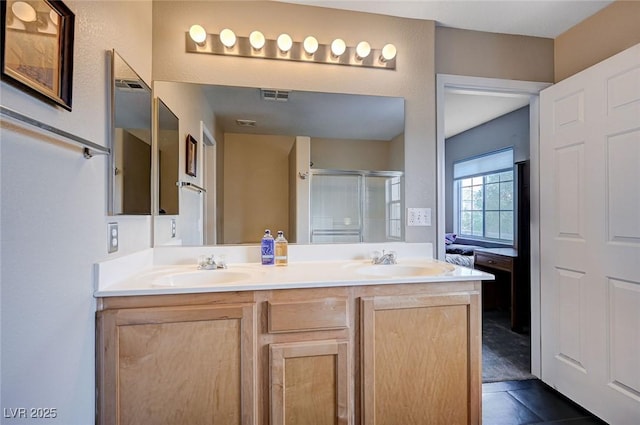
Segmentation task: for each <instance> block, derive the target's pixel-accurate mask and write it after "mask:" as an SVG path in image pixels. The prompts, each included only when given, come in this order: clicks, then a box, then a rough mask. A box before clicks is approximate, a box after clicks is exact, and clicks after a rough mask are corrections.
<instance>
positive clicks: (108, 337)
mask: <svg viewBox="0 0 640 425" xmlns="http://www.w3.org/2000/svg"><path fill="white" fill-rule="evenodd" d="M228 319H239V320H240V333H241V335H240V340H241V344H240V345H241V346H240V357H241V359H240V370H241V376H240V388H241V390H240V391H241V402H240V403H241V423H242V424H243V425H255V424H256V423H257V374H256V369H257V366H256V362H257V358H256V357H257V348H256V347H257V346H256V329H257V324H256V306H255V304H230V305H224V306H179V307H151V308H131V309H118V310H104V311H99V312H98V314H97V332H98V339H97V340H98V344H97V346H96V349H97V374H98V376H97V380H98V383H99V385H98V406H99V410H98V412H97V416H96V418H97V422H98V423H99V424H101V425H118V424H119V423H120V419H119V418H120V413H121V412H120V402H119V391H118V386H119V382H118V379H119V378H118V375H119V372H118V370H119V369H118V368H119V365H118V359H119V353H120V347H119V332H120V328H121V327H123V326H129V325H146V324H152V325H153V324H169V323H181V322H199V321H207V320H228ZM185 349H188V347H185Z"/></svg>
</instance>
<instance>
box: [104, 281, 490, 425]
mask: <svg viewBox="0 0 640 425" xmlns="http://www.w3.org/2000/svg"><path fill="white" fill-rule="evenodd" d="M479 293H480V282H478V281H473V282H442V283H418V284H394V285H370V286H354V287H333V288H306V289H281V290H265V291H242V292H219V293H203V294H182V295H158V296H138V297H135V296H134V297H110V298H103V299H101V300H99V302H98V305H99V310H100V311H99V312H98V335H97V338H98V340H97V347H98V359H97V365H98V423H99V425H125V424H135V425H146V424H150V425H157V424H181V423H183V424H189V425H197V424H218V423H221V424H225V425H231V424H241V425H256V424H259V425H301V424H304V425H325V424H327V425H329V424H330V425H365V424H366V425H384V424H393V425H397V424H412V425H423V424H424V425H427V424H429V425H432V424H436V425H437V424H446V425H456V424H470V425H477V424H479V423H480V417H481V415H480V399H481V366H480V355H481V342H480V310H479V307H478V306H479V304H478V303H479V298H480V295H479Z"/></svg>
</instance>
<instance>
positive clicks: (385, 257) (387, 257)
mask: <svg viewBox="0 0 640 425" xmlns="http://www.w3.org/2000/svg"><path fill="white" fill-rule="evenodd" d="M371 262H372V263H373V264H386V265H388V264H397V263H398V261H397V256H396V253H395V251H389V252H386V253H385V251H384V249H383V250H382V255H380V253H379V252H377V251H376V252H375V254H374V255H373V256H372V258H371Z"/></svg>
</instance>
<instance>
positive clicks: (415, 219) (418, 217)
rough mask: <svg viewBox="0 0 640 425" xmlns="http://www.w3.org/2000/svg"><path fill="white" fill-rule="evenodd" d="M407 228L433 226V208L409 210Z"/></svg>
mask: <svg viewBox="0 0 640 425" xmlns="http://www.w3.org/2000/svg"><path fill="white" fill-rule="evenodd" d="M407 226H412V227H414V226H431V208H407Z"/></svg>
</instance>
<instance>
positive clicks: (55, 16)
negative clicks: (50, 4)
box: [49, 9, 207, 36]
mask: <svg viewBox="0 0 640 425" xmlns="http://www.w3.org/2000/svg"><path fill="white" fill-rule="evenodd" d="M49 19H51V22H52V23H53V25H56V26H57V25H58V19H60V16H59V15H58V14H57V13H56V11H55V10H53V9H51V12H49ZM206 35H207V33H205V36H206Z"/></svg>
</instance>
